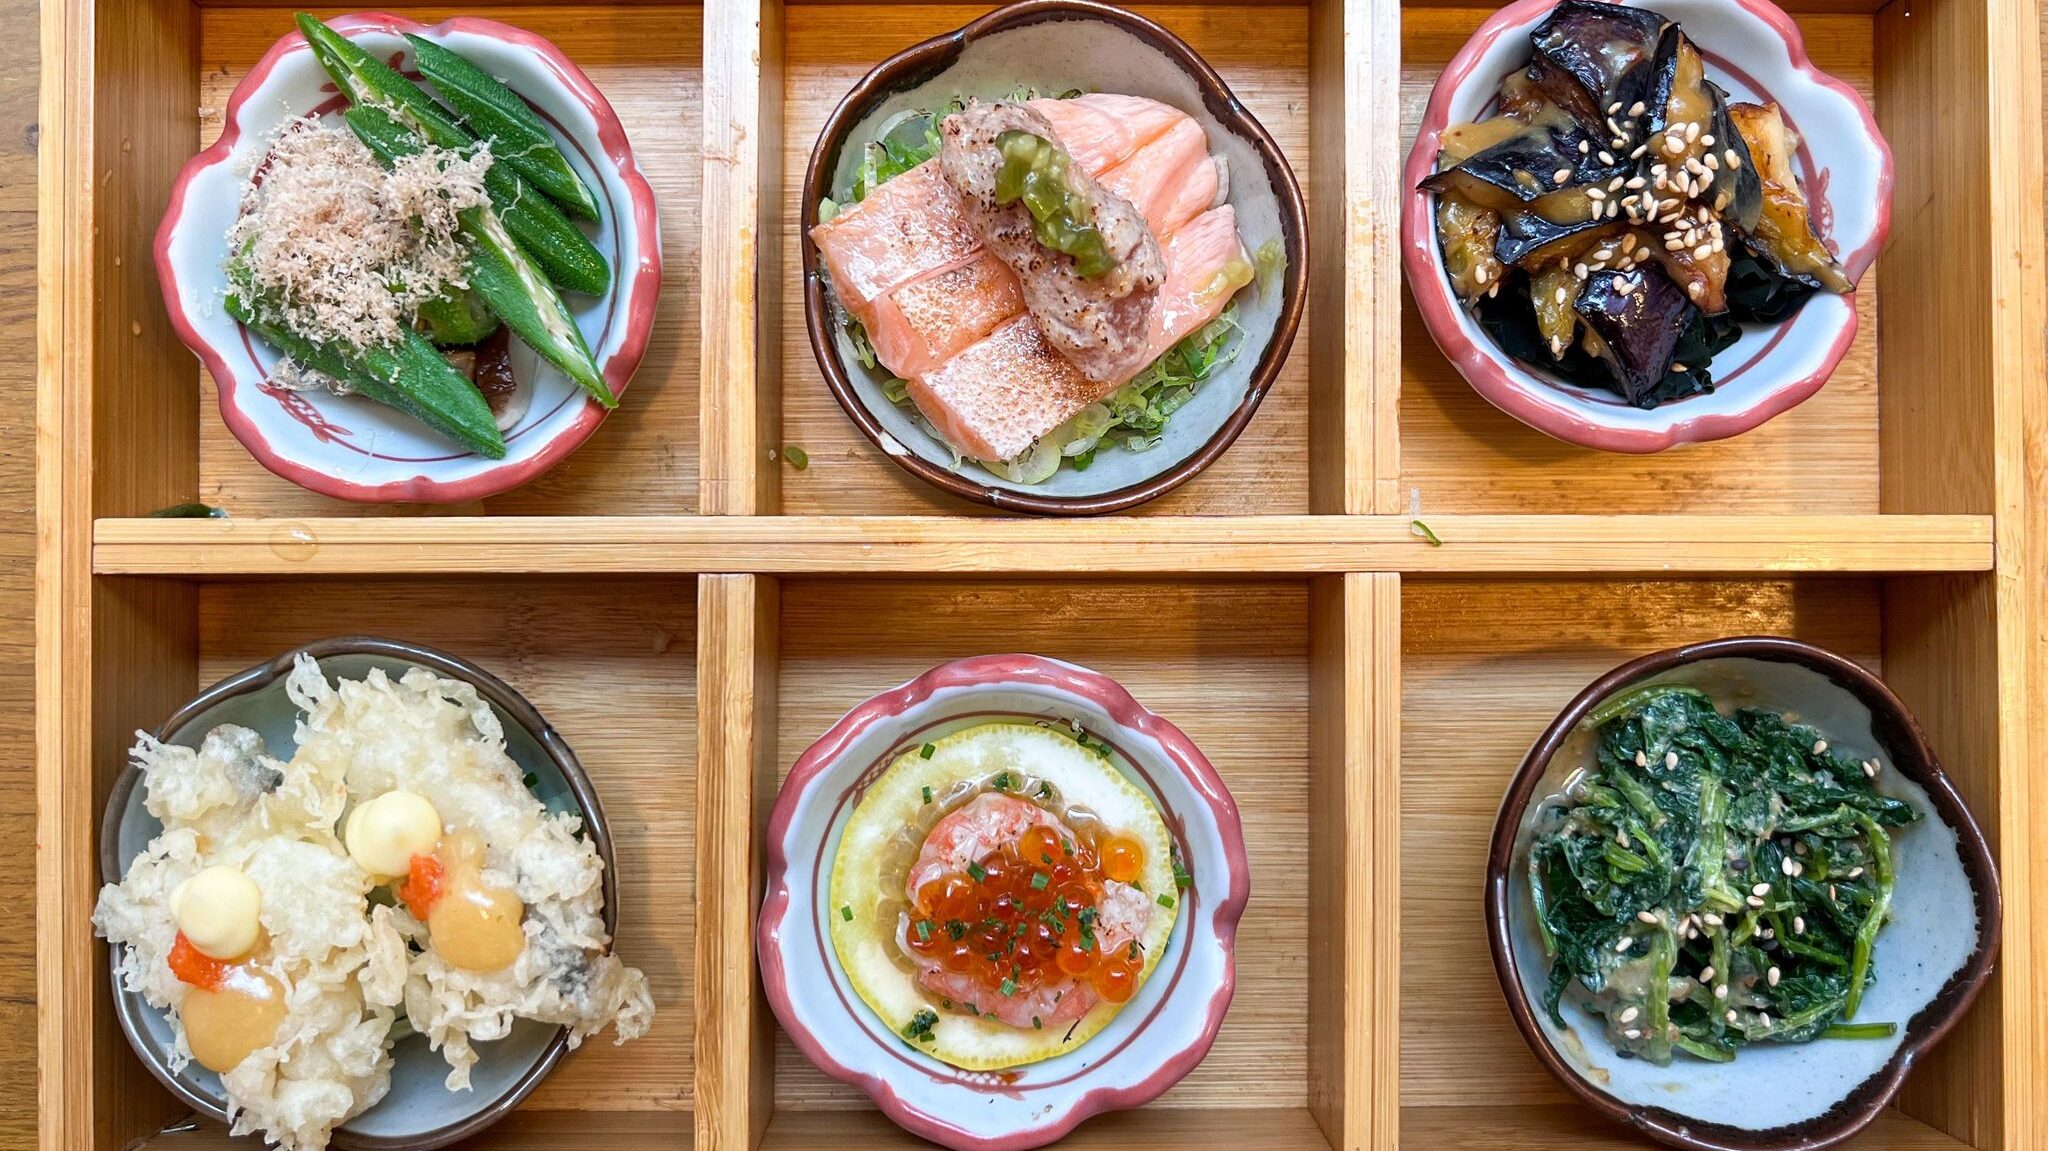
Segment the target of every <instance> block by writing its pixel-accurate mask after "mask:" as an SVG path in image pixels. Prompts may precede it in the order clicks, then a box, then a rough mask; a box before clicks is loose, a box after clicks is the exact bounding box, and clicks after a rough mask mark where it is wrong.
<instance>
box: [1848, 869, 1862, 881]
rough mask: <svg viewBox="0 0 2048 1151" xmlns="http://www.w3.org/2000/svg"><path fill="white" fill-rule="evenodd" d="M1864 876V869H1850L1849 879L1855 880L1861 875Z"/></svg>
mask: <svg viewBox="0 0 2048 1151" xmlns="http://www.w3.org/2000/svg"><path fill="white" fill-rule="evenodd" d="M1862 874H1863V869H1862V868H1860V867H1852V868H1850V869H1849V878H1851V879H1855V878H1856V877H1857V876H1860V875H1862Z"/></svg>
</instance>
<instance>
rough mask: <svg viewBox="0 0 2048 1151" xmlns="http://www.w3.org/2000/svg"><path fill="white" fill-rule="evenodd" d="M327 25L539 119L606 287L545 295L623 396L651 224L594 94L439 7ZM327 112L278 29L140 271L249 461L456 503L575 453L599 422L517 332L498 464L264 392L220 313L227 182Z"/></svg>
mask: <svg viewBox="0 0 2048 1151" xmlns="http://www.w3.org/2000/svg"><path fill="white" fill-rule="evenodd" d="M328 24H329V25H330V26H331V27H333V28H334V29H335V30H336V31H338V32H340V33H342V34H343V35H345V36H347V37H348V38H349V39H351V40H354V41H356V42H357V43H358V44H361V45H362V46H363V47H364V48H366V49H368V50H369V51H370V52H371V53H373V54H374V55H377V56H378V57H380V58H383V59H385V60H388V61H391V62H393V63H394V64H396V65H397V66H399V67H400V68H401V69H404V70H410V61H411V55H410V52H409V50H408V49H407V48H406V43H405V39H404V35H403V34H404V33H407V32H411V33H414V34H416V35H419V36H424V37H426V38H427V39H429V40H433V41H436V42H438V43H441V44H446V45H447V46H448V47H450V48H453V49H454V50H456V51H458V52H460V53H462V54H463V55H464V56H466V57H468V58H469V59H470V60H471V61H473V62H474V63H476V64H477V65H478V66H479V67H481V68H483V69H484V70H485V71H487V72H490V73H491V74H492V75H494V76H497V77H498V78H500V79H501V80H503V81H504V82H505V83H506V84H507V85H508V86H509V87H511V88H512V89H513V90H514V91H516V92H518V93H519V94H520V96H522V97H524V98H525V99H526V101H527V102H528V103H529V104H531V105H532V106H533V108H534V110H535V111H537V112H538V113H539V114H540V116H541V118H542V119H543V120H544V121H546V122H547V123H548V124H549V126H550V128H551V129H552V130H553V132H554V134H555V137H556V139H557V141H558V142H559V143H560V144H561V146H562V151H563V154H564V155H566V156H567V157H568V158H569V163H570V164H571V165H572V166H573V167H575V169H576V171H577V174H578V175H580V176H582V177H583V179H584V181H585V182H586V183H587V184H589V185H590V187H591V189H592V190H593V191H594V192H595V193H596V196H597V201H598V213H599V216H600V217H601V218H600V220H599V221H598V222H597V224H596V225H595V226H594V227H591V226H588V225H586V228H587V229H588V234H589V235H590V236H591V238H592V240H593V242H594V243H596V245H597V248H598V251H600V252H602V253H604V256H605V259H606V260H608V261H609V262H610V263H611V266H612V279H613V283H612V288H611V290H610V291H609V292H607V293H605V294H604V295H603V296H597V297H592V296H584V295H579V294H576V293H565V294H564V295H563V300H564V302H565V303H567V304H568V305H569V310H570V311H571V313H573V314H574V316H575V318H576V323H577V326H578V327H580V328H581V329H582V330H583V334H584V337H585V338H586V339H587V340H588V341H589V342H590V347H591V351H592V352H593V353H594V354H595V355H596V357H597V362H598V366H599V368H600V369H601V370H602V371H603V373H604V376H605V379H606V380H608V381H610V383H611V386H612V390H613V392H614V393H623V392H624V390H625V387H626V384H627V382H628V381H629V380H631V379H632V376H633V372H634V370H635V369H636V368H638V367H639V366H640V357H641V355H642V354H643V353H645V352H646V350H647V340H648V336H649V335H650V334H651V332H652V330H653V320H654V308H655V304H656V302H657V300H658V299H659V297H660V295H661V229H660V228H659V226H658V225H657V221H656V216H655V208H654V192H653V189H651V188H650V187H649V186H648V184H647V180H646V178H645V177H643V176H642V175H641V174H640V168H639V165H638V164H637V163H636V162H635V161H634V159H633V149H632V146H631V145H630V144H629V143H628V142H627V140H626V132H625V129H624V128H623V127H622V126H620V124H619V119H618V116H617V115H615V114H614V113H613V112H612V107H611V104H610V103H609V102H608V101H606V100H605V98H604V95H603V93H601V92H599V91H598V90H597V86H596V85H594V84H592V83H591V82H590V78H589V77H588V76H585V75H584V74H583V71H582V69H580V68H578V67H577V66H576V65H575V64H573V63H571V62H570V61H569V59H568V57H566V56H564V55H563V54H562V52H561V50H560V49H558V48H556V47H555V46H554V45H553V44H551V43H549V42H548V41H546V40H544V39H542V38H541V37H539V36H536V35H534V34H533V33H531V32H527V31H524V30H522V29H519V28H514V27H512V26H511V25H509V24H500V23H498V22H497V21H495V20H480V19H476V18H473V17H457V18H455V19H451V20H446V21H443V22H442V23H440V24H436V25H433V26H431V27H429V26H427V25H423V24H419V23H416V22H414V21H412V20H408V19H406V18H405V17H403V16H393V15H389V14H387V13H382V12H371V13H362V14H358V15H353V16H342V17H339V18H336V19H334V20H330V21H328ZM345 107H346V101H345V100H344V99H343V98H342V97H341V95H340V94H339V93H337V92H336V90H335V88H334V85H333V84H332V83H331V82H329V81H328V78H327V75H326V73H325V72H323V71H321V69H320V65H319V63H318V62H317V61H316V60H315V59H314V58H313V53H312V52H311V50H310V49H308V48H307V46H306V41H305V39H304V38H303V37H302V36H300V35H299V33H298V32H296V31H294V32H292V33H290V34H288V35H286V36H285V37H283V38H282V39H280V40H279V41H278V42H277V43H276V44H274V45H272V46H271V49H270V51H268V52H266V53H264V55H263V59H262V60H260V61H258V62H257V64H256V66H255V67H254V68H253V69H251V70H250V72H249V74H248V75H247V76H245V77H244V78H243V79H242V82H241V83H240V84H238V85H236V87H235V92H234V96H233V97H232V98H231V99H230V100H229V101H228V109H227V125H226V128H225V129H224V130H223V131H222V132H221V136H220V139H219V140H217V141H215V143H214V144H213V146H212V147H210V148H208V149H206V151H204V152H201V153H200V154H199V155H197V156H194V157H193V158H192V159H191V160H190V161H188V162H187V163H186V165H185V168H184V170H183V171H182V172H180V173H179V175H178V181H177V183H176V184H175V185H174V186H173V187H172V189H171V200H170V206H169V207H168V208H167V209H165V212H164V218H163V223H162V224H161V225H159V226H158V228H157V234H156V268H157V279H158V282H159V283H160V284H161V286H162V289H163V296H164V306H165V307H166V308H167V309H168V310H169V312H170V317H171V324H172V326H173V327H174V328H176V329H177V332H178V337H179V338H180V339H182V340H184V341H185V345H186V346H187V347H189V348H191V349H192V351H193V353H194V354H195V355H197V356H198V357H199V358H200V360H201V361H203V362H204V363H205V365H206V368H207V371H208V372H210V373H212V375H213V378H214V381H215V383H216V385H217V386H218V391H219V395H220V414H221V419H222V420H223V421H225V422H226V423H227V426H228V430H229V431H231V432H233V433H234V435H235V438H236V439H237V440H240V441H241V443H242V446H243V447H245V448H247V449H248V450H249V454H250V455H252V456H255V457H256V460H257V462H259V463H261V464H262V465H263V466H264V467H266V468H269V469H270V470H271V471H273V472H275V473H277V474H278V475H280V476H283V477H284V478H285V479H288V480H290V481H292V482H293V483H295V484H298V485H299V486H301V487H304V488H308V489H310V490H312V491H316V492H319V493H321V494H322V495H329V496H335V497H338V498H340V499H345V500H355V501H359V502H366V503H386V502H395V501H417V502H424V503H456V502H461V501H465V500H475V499H482V498H484V497H486V496H492V495H496V494H497V493H499V492H502V491H505V490H507V489H509V488H513V487H517V486H518V485H520V484H522V483H525V482H526V481H528V480H530V479H532V478H533V477H535V476H537V475H539V474H541V473H542V472H544V471H546V470H547V469H548V468H550V467H553V466H554V465H555V464H556V463H558V462H560V461H561V460H562V459H563V458H564V457H565V456H567V455H568V454H569V453H570V452H572V451H574V450H576V448H577V447H578V446H579V445H581V444H582V443H583V441H584V440H586V439H588V438H590V434H591V433H592V432H594V431H596V430H597V425H598V424H599V423H600V422H602V421H603V419H604V416H605V412H604V409H603V408H601V407H599V406H598V405H597V403H596V402H595V401H593V400H591V399H589V398H588V397H587V396H585V395H584V393H583V392H582V390H581V389H579V388H578V387H577V386H576V385H575V384H574V383H573V382H572V381H570V380H569V379H568V377H567V376H565V375H563V374H562V373H561V372H560V371H559V370H557V369H556V368H554V367H553V366H552V365H550V364H548V363H546V362H545V361H543V360H541V359H540V358H539V357H538V356H536V355H535V354H534V353H533V352H532V350H531V349H529V348H527V347H526V346H525V345H524V344H522V343H520V342H519V341H518V340H514V341H513V342H512V349H513V355H512V366H513V372H514V374H515V375H516V376H517V377H518V378H519V380H520V381H521V386H522V387H525V388H529V389H530V390H531V391H532V402H531V403H530V405H529V406H528V408H527V410H526V413H525V414H524V415H523V416H522V417H521V418H520V420H519V422H518V423H517V424H516V425H514V426H513V427H512V428H511V429H510V430H509V431H507V432H506V433H505V445H506V449H507V451H506V455H505V458H504V459H502V460H489V459H485V458H484V457H482V456H479V455H476V454H474V453H470V452H465V451H463V450H462V449H461V448H460V447H458V446H456V445H454V444H452V443H450V442H449V441H448V440H446V439H443V438H442V437H440V436H439V435H437V434H435V433H434V432H432V431H430V430H428V429H427V428H425V427H423V426H422V425H420V424H418V423H416V422H415V421H413V420H412V419H411V418H410V417H408V416H406V415H404V414H402V413H400V412H397V411H394V410H392V409H390V408H386V407H383V406H382V405H379V404H375V403H372V402H370V401H369V400H365V399H362V398H360V397H355V396H333V395H328V394H326V393H311V392H307V393H294V392H287V391H284V390H282V389H279V388H275V387H272V386H270V385H269V384H267V383H266V382H265V381H266V379H267V377H268V375H269V371H270V368H271V366H272V365H273V364H275V363H276V361H277V353H276V352H275V351H273V350H272V349H271V348H270V347H269V346H268V345H266V344H265V343H263V341H262V340H260V339H258V338H256V337H255V336H253V335H251V334H250V333H249V332H247V331H246V330H245V329H243V328H242V326H241V325H240V324H238V323H236V322H235V321H234V320H233V319H232V318H230V317H229V316H228V315H227V313H226V312H225V311H223V310H222V308H221V300H222V298H223V296H224V295H225V292H226V288H227V279H226V275H225V273H224V272H223V270H222V261H223V259H224V257H225V256H226V243H225V236H226V233H227V230H228V227H229V226H230V225H231V224H232V223H233V222H234V220H235V216H236V214H237V212H238V210H239V204H240V183H241V174H242V173H245V172H247V171H248V170H250V169H251V168H253V167H254V165H255V163H256V162H257V161H258V160H259V159H260V158H261V156H262V154H263V151H264V150H265V149H266V148H267V147H268V143H269V137H270V135H271V134H272V133H273V132H274V131H275V130H276V129H277V127H278V126H279V125H281V124H282V123H283V122H284V121H285V120H286V119H287V118H289V117H292V116H296V115H304V114H308V113H319V114H322V115H331V116H338V115H339V113H340V112H341V110H342V109H343V108H345Z"/></svg>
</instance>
